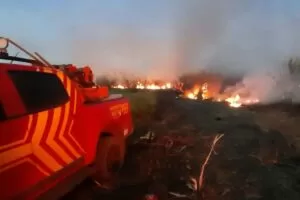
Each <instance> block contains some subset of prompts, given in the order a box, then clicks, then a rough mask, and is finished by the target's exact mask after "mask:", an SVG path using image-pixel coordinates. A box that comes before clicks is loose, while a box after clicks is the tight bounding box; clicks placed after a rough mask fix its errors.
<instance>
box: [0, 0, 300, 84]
mask: <svg viewBox="0 0 300 200" xmlns="http://www.w3.org/2000/svg"><path fill="white" fill-rule="evenodd" d="M44 2H46V1H44ZM63 4H64V5H61V6H60V5H59V4H53V5H51V6H47V5H44V3H43V4H42V3H39V4H36V3H35V4H33V6H38V7H37V8H35V9H33V6H31V7H30V8H29V7H28V8H24V7H22V6H21V5H20V6H17V7H16V6H15V5H10V7H3V9H5V10H3V12H1V13H2V14H0V16H1V17H4V16H5V15H8V14H10V13H9V12H8V10H9V9H13V10H14V12H13V13H14V16H18V18H16V19H15V20H13V19H12V20H11V22H10V23H7V25H2V27H3V30H6V32H7V34H9V36H10V37H11V36H14V37H16V38H17V39H18V40H19V41H20V42H21V44H24V45H28V47H29V48H31V49H32V50H35V51H39V52H40V53H42V54H43V55H45V57H46V58H49V59H50V60H51V61H53V62H56V63H74V64H78V65H83V64H90V65H92V67H93V68H94V70H95V72H96V74H101V73H107V72H110V73H111V72H114V73H128V74H135V75H145V76H154V77H155V76H156V77H162V78H174V77H176V76H177V75H179V74H180V73H183V72H187V71H195V70H196V71H197V70H201V69H206V70H213V71H218V72H222V73H225V74H235V73H237V74H238V73H252V72H257V71H260V70H276V69H277V68H280V67H281V66H282V65H283V64H284V63H285V61H286V60H287V59H288V58H289V57H291V56H300V37H299V30H300V28H299V27H300V26H299V25H300V13H299V10H300V2H298V1H296V0H164V1H161V0H152V1H140V0H111V1H95V0H90V1H85V2H83V1H79V0H74V1H70V2H67V1H66V2H64V3H63ZM8 8H9V9H8ZM18 9H19V11H18ZM43 9H44V12H42V11H43ZM34 10H39V11H34ZM20 19H22V20H23V22H22V23H21V24H20V25H21V26H16V25H17V23H20ZM13 22H14V23H15V24H14V23H13ZM45 22H47V23H45ZM12 24H14V25H12ZM18 27H19V28H18ZM16 30H19V31H16ZM12 39H14V38H12Z"/></svg>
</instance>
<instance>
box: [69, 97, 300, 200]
mask: <svg viewBox="0 0 300 200" xmlns="http://www.w3.org/2000/svg"><path fill="white" fill-rule="evenodd" d="M282 112H283V111H282V110H280V109H277V108H276V109H272V108H268V109H262V108H251V109H249V108H230V107H228V106H227V105H225V104H222V103H213V102H209V101H202V102H197V101H193V100H182V99H180V100H178V99H177V100H176V99H175V96H174V94H173V93H160V92H159V93H158V95H157V108H156V112H155V113H154V116H153V117H152V120H151V121H150V122H148V123H147V124H146V125H145V124H144V125H143V126H138V127H137V130H136V133H135V135H134V137H132V138H131V141H130V144H129V145H128V152H127V158H126V162H125V165H124V167H123V169H122V171H121V174H120V182H121V186H120V188H118V189H117V190H116V191H114V192H109V193H106V192H105V191H103V190H102V189H100V188H99V187H97V186H96V185H95V184H94V183H93V182H92V181H91V180H87V181H86V182H84V183H82V184H81V185H79V187H78V188H76V189H75V190H74V191H72V192H71V193H70V194H68V195H67V196H66V197H65V198H64V199H107V200H108V199H132V200H135V199H146V198H147V195H155V196H156V197H158V199H209V200H212V199H222V200H223V199H224V200H225V199H228V200H235V199H236V200H242V199H247V200H250V199H251V200H254V199H285V200H290V199H291V200H292V199H295V200H299V199H300V156H298V153H297V147H299V146H297V144H298V143H297V142H295V139H297V137H298V136H300V127H299V128H297V119H299V118H300V117H299V116H300V114H299V115H298V114H297V112H296V113H293V116H290V115H289V113H288V112H283V113H282ZM284 113H285V114H284ZM280 120H281V121H280ZM298 121H299V120H298ZM146 133H148V135H147V137H146V138H147V139H141V136H144V135H145V134H146ZM218 134H222V136H223V137H222V138H220V140H219V141H218V142H217V143H216V145H215V148H214V150H213V151H212V154H211V156H210V158H209V161H208V162H207V165H206V167H205V168H204V170H203V173H202V174H203V178H204V179H203V182H202V183H201V184H199V176H200V174H201V168H202V165H203V164H204V163H205V159H206V158H207V156H208V154H209V152H210V149H211V145H212V143H213V140H214V138H215V136H216V135H218ZM200 185H201V187H200ZM148 199H151V198H150V196H148Z"/></svg>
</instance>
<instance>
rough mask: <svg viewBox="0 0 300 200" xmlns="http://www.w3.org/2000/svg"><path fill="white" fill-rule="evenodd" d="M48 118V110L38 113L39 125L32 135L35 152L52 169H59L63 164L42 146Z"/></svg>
mask: <svg viewBox="0 0 300 200" xmlns="http://www.w3.org/2000/svg"><path fill="white" fill-rule="evenodd" d="M47 120H48V111H45V112H40V113H38V119H37V127H36V129H35V132H34V135H33V137H32V147H33V154H34V155H35V156H36V157H37V158H38V159H39V160H41V161H42V162H43V163H44V164H45V165H47V166H48V167H49V168H50V169H51V170H53V171H58V170H60V169H61V168H62V166H61V165H60V164H59V163H58V162H57V161H56V160H55V159H54V158H53V157H52V156H51V155H50V154H49V153H48V152H47V151H45V150H44V149H43V148H42V147H41V146H40V142H41V139H42V136H43V134H45V133H44V131H45V125H46V124H47Z"/></svg>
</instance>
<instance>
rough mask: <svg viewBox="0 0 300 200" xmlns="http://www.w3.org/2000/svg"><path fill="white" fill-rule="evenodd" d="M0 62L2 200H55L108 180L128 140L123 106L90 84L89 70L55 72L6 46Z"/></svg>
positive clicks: (0, 45) (6, 42)
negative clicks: (87, 182) (92, 181)
mask: <svg viewBox="0 0 300 200" xmlns="http://www.w3.org/2000/svg"><path fill="white" fill-rule="evenodd" d="M9 47H15V48H17V49H19V51H22V52H23V53H24V54H27V56H28V58H25V57H18V56H15V55H11V54H10V53H9V52H8V51H9V49H10V48H9ZM0 60H1V61H2V62H1V63H0V199H39V198H40V199H57V198H59V197H61V196H62V195H64V194H65V193H66V192H68V191H69V190H70V189H72V188H73V187H75V186H76V185H77V184H78V183H80V182H81V181H82V180H84V179H85V178H87V177H88V176H92V177H93V178H94V179H95V180H96V181H98V182H99V183H101V184H105V183H107V182H110V181H111V180H113V179H114V177H115V176H116V175H117V172H118V170H119V169H120V167H121V166H122V163H123V159H124V154H125V140H126V138H127V137H128V136H129V135H130V134H131V133H132V132H133V125H132V118H131V113H130V105H129V102H128V100H127V99H126V98H124V97H123V96H122V95H116V94H112V95H110V94H109V92H108V88H106V87H101V86H97V85H95V84H91V82H92V81H91V76H90V75H91V74H89V73H91V71H90V70H86V69H87V68H84V69H78V68H76V67H74V66H70V65H68V66H65V67H59V66H53V65H51V64H50V63H49V62H47V61H46V60H45V59H44V58H43V57H42V56H40V55H39V54H38V53H30V52H28V51H27V50H26V49H24V48H22V47H21V46H20V45H18V44H17V43H16V42H14V41H12V40H10V39H8V38H3V37H1V38H0Z"/></svg>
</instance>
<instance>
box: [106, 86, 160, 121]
mask: <svg viewBox="0 0 300 200" xmlns="http://www.w3.org/2000/svg"><path fill="white" fill-rule="evenodd" d="M110 92H111V93H112V94H122V95H124V96H125V97H126V98H128V99H129V102H130V105H131V112H132V116H133V119H134V121H135V123H139V122H142V121H147V120H148V119H150V118H151V116H152V114H153V113H154V111H155V108H156V93H155V92H153V91H146V90H134V89H133V90H122V89H111V90H110Z"/></svg>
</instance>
